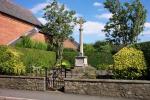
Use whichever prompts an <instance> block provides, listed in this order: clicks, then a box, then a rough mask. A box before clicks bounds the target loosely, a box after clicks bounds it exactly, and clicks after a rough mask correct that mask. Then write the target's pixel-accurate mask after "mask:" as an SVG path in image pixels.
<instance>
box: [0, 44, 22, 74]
mask: <svg viewBox="0 0 150 100" xmlns="http://www.w3.org/2000/svg"><path fill="white" fill-rule="evenodd" d="M21 55H22V54H21V53H20V52H18V51H16V50H15V49H9V48H8V47H5V46H0V73H1V74H10V75H20V74H24V73H25V66H24V64H23V62H22V61H21V60H20V59H21Z"/></svg>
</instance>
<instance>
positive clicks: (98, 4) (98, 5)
mask: <svg viewBox="0 0 150 100" xmlns="http://www.w3.org/2000/svg"><path fill="white" fill-rule="evenodd" d="M93 6H95V7H101V6H103V4H102V3H99V2H94V4H93Z"/></svg>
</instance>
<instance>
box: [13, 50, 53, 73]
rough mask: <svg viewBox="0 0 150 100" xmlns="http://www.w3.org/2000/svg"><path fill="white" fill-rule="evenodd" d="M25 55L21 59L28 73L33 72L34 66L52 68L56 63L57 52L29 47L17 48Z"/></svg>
mask: <svg viewBox="0 0 150 100" xmlns="http://www.w3.org/2000/svg"><path fill="white" fill-rule="evenodd" d="M15 49H17V50H18V51H20V52H21V53H22V54H23V55H22V57H21V60H22V61H23V63H24V65H25V66H26V70H27V73H29V72H32V70H33V68H34V67H36V68H39V69H44V68H45V67H47V68H51V67H53V66H54V64H55V63H56V54H55V52H51V51H43V50H37V49H28V48H15Z"/></svg>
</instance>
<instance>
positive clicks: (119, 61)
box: [113, 47, 146, 79]
mask: <svg viewBox="0 0 150 100" xmlns="http://www.w3.org/2000/svg"><path fill="white" fill-rule="evenodd" d="M113 57H114V71H113V72H114V77H115V78H119V79H138V78H139V77H142V75H143V73H144V72H145V70H146V63H145V60H144V55H143V52H142V51H140V50H137V49H134V48H127V47H125V48H123V49H121V50H120V51H119V52H118V53H116V54H115V55H114V56H113Z"/></svg>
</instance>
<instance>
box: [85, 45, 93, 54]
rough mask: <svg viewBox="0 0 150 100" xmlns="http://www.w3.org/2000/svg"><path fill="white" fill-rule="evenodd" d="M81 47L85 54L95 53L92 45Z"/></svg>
mask: <svg viewBox="0 0 150 100" xmlns="http://www.w3.org/2000/svg"><path fill="white" fill-rule="evenodd" d="M83 47H84V48H83V49H84V52H85V53H87V52H90V53H94V52H95V51H96V49H95V48H94V47H93V44H84V46H83Z"/></svg>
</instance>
